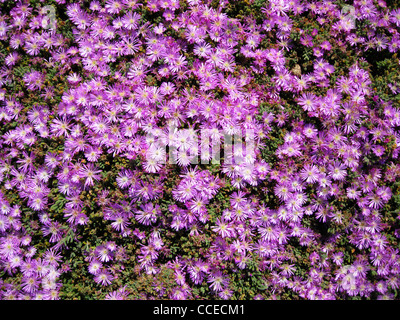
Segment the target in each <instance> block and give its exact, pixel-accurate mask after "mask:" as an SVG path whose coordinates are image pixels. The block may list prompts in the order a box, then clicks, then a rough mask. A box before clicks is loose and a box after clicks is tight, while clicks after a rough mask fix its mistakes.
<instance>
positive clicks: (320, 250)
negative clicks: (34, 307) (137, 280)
mask: <svg viewBox="0 0 400 320" xmlns="http://www.w3.org/2000/svg"><path fill="white" fill-rule="evenodd" d="M0 2H1V4H0V8H1V11H0V41H1V43H2V50H0V52H1V53H0V61H1V67H0V133H1V136H0V272H1V273H3V274H4V275H5V276H4V279H0V299H58V298H59V294H60V292H61V291H62V286H63V281H67V280H66V279H67V278H68V273H69V272H72V270H71V268H76V267H72V266H71V265H70V264H71V259H72V256H71V250H72V249H71V248H72V247H74V246H75V245H77V243H80V245H79V246H80V247H79V248H81V247H84V246H86V249H85V255H86V257H85V265H81V268H83V269H84V271H82V272H85V273H86V274H87V275H88V276H87V277H86V279H89V280H87V281H93V282H94V283H95V284H93V285H97V286H98V288H100V289H101V290H105V291H103V292H105V299H127V298H129V294H130V293H131V292H130V291H129V290H130V289H129V286H127V285H125V284H122V285H121V283H120V282H119V281H120V279H121V277H122V276H123V273H124V272H126V270H127V267H126V266H128V265H129V264H130V263H132V262H131V261H132V259H133V260H134V263H135V272H136V273H137V274H147V275H150V276H151V277H153V282H152V286H153V289H154V290H153V291H154V292H155V293H154V295H155V297H156V298H157V297H158V298H165V297H167V298H169V299H189V298H191V299H193V298H196V297H198V292H199V291H198V288H202V289H204V286H206V287H207V288H208V290H209V293H210V295H211V296H215V297H218V298H220V299H229V298H232V297H236V298H237V297H238V295H237V292H235V288H236V287H235V283H234V280H233V279H234V276H235V274H239V273H240V272H243V274H244V271H246V270H249V271H248V272H249V273H252V272H253V271H254V268H255V269H257V271H258V272H261V273H262V274H264V276H263V279H264V281H265V283H264V285H263V286H264V287H265V288H266V289H265V290H266V292H267V293H266V294H265V295H256V296H255V297H256V298H260V297H261V298H265V297H268V298H274V297H276V296H278V295H280V294H283V293H285V292H287V291H290V292H293V293H294V294H296V295H297V296H298V297H300V298H304V299H346V298H349V297H353V296H360V297H366V298H379V299H394V298H395V297H394V294H395V292H396V290H397V289H398V288H399V286H400V253H399V247H398V244H397V243H398V241H399V238H400V232H399V227H398V225H399V218H400V212H399V207H398V205H399V203H400V202H397V208H395V211H392V212H389V213H388V211H390V208H391V206H392V205H393V203H395V202H394V201H395V200H393V199H394V196H396V195H398V193H399V187H398V181H399V177H400V163H399V152H400V133H399V127H400V109H399V108H398V106H397V103H398V99H397V100H396V99H395V97H396V95H397V94H398V93H399V92H400V89H399V84H398V83H400V78H398V79H395V78H394V79H392V82H391V83H387V84H384V85H385V86H387V87H388V90H387V93H388V94H386V96H385V97H382V96H380V95H379V94H378V93H377V92H376V91H377V89H376V86H375V85H374V83H375V82H374V81H375V80H376V79H374V77H375V74H374V73H373V72H372V71H371V67H370V62H369V60H368V56H369V55H370V54H371V52H379V53H382V54H383V53H385V54H388V56H389V54H390V55H391V54H396V53H397V52H398V51H399V48H400V30H399V27H400V9H389V8H388V6H387V5H386V2H385V1H383V0H380V1H372V0H362V1H359V0H356V1H354V2H353V4H352V5H351V6H350V7H344V8H342V7H340V6H339V5H337V4H335V3H334V2H330V1H320V2H318V1H317V2H313V1H308V0H293V1H282V0H270V1H266V2H263V5H262V7H261V8H260V10H261V11H260V12H261V13H262V19H260V18H259V19H256V18H254V17H253V16H252V15H249V16H247V17H242V19H238V18H237V17H233V16H232V14H231V13H230V12H232V10H233V9H232V8H233V7H234V6H235V5H236V4H237V2H238V1H230V2H226V1H220V2H219V4H218V5H217V6H215V5H214V4H212V3H211V1H208V0H188V1H177V0H151V1H147V2H143V3H142V2H140V1H136V0H106V1H84V4H83V2H79V1H76V2H75V3H68V4H67V3H66V1H63V0H56V1H52V3H55V4H53V6H57V8H58V11H57V12H61V11H62V12H63V15H64V16H65V19H66V20H67V22H68V23H67V22H66V21H62V20H63V19H61V18H60V17H58V19H57V21H56V22H55V24H53V25H51V26H50V24H49V23H50V21H49V19H48V17H47V16H46V12H47V11H46V10H44V9H43V8H42V9H41V8H40V7H39V8H38V7H35V6H33V5H32V4H31V2H32V1H28V0H21V1H15V3H13V4H10V3H11V2H7V1H5V0H2V1H0ZM44 2H45V1H41V3H43V5H44ZM250 2H252V1H250ZM3 9H4V10H3ZM305 15H308V17H311V19H312V20H315V21H316V22H317V24H318V25H319V26H320V29H321V30H324V31H321V30H319V29H316V28H314V29H311V30H310V29H309V28H308V29H307V28H304V29H302V28H301V25H300V27H298V25H299V21H300V18H302V17H303V16H305ZM153 20H154V21H153ZM156 21H157V22H156ZM68 25H69V27H70V30H68V32H66V31H65V30H64V29H66V28H68ZM360 25H362V28H364V29H363V32H357V31H358V28H359V26H360ZM322 32H324V35H322ZM327 35H328V37H329V38H326V36H327ZM296 39H297V40H296ZM5 48H6V49H5ZM3 49H4V50H3ZM296 50H299V56H297V55H296V59H298V60H300V59H303V60H304V61H309V60H310V61H309V63H308V66H307V67H304V66H303V65H301V66H300V65H296V66H295V67H294V68H293V66H292V65H291V64H290V61H291V60H290V59H292V58H293V56H292V55H291V54H292V52H294V51H296ZM300 50H301V51H302V52H303V53H304V54H303V53H302V54H303V57H302V58H300V55H301V53H300ZM333 50H337V51H340V52H346V51H350V52H352V53H353V54H354V55H355V56H356V57H355V59H350V57H347V58H348V59H349V61H351V62H349V64H348V65H347V66H345V67H343V66H341V61H336V62H335V61H333V60H332V59H331V58H330V55H331V53H332V51H333ZM307 55H308V56H307ZM304 56H306V57H307V59H306V58H304ZM366 57H367V58H366ZM25 58H29V61H30V62H29V63H28V64H27V63H26V62H23V61H26V60H24V59H25ZM396 61H397V62H398V61H399V60H398V58H396ZM304 64H306V63H305V62H304ZM338 66H340V68H342V69H341V70H340V72H338ZM397 68H398V65H397ZM54 71H55V72H54ZM260 79H263V80H260ZM53 81H59V83H61V85H56V86H53V85H52V83H53ZM55 83H57V82H55ZM29 99H31V100H29ZM29 101H30V102H29ZM238 142H240V143H238ZM277 143H278V145H276V144H277ZM273 145H274V146H276V147H275V149H276V150H271V148H272V146H273ZM224 146H225V147H226V148H225V150H224V152H223V153H222V152H221V150H222V149H223V148H224ZM246 146H247V147H248V148H246ZM265 150H267V151H269V153H268V152H267V153H268V154H269V155H268V156H265V152H266V151H265ZM113 161H116V162H117V163H118V167H117V168H118V170H119V171H118V172H111V169H109V168H110V167H109V166H111V164H110V163H112V162H113ZM60 212H61V213H60ZM99 219H100V220H102V222H103V223H105V224H106V225H108V226H109V227H110V228H109V229H108V231H107V232H108V233H107V232H105V233H104V235H105V236H104V237H106V236H109V237H110V238H104V237H103V235H102V234H98V235H97V236H98V239H97V240H96V241H95V244H90V245H89V244H88V241H89V240H87V241H86V240H85V239H86V238H85V237H87V239H89V238H90V239H92V238H91V237H92V236H93V234H92V233H91V231H90V230H91V228H96V226H98V225H99V222H98V220H99ZM396 226H397V227H396ZM396 228H397V229H396ZM327 230H328V231H327ZM331 230H333V231H331ZM100 233H103V232H102V231H101V232H100ZM38 235H40V237H43V238H44V239H46V242H45V243H46V246H47V247H46V248H45V249H43V247H38V248H37V247H35V244H36V243H37V242H38V241H40V240H39V239H36V236H38ZM183 236H186V237H188V238H189V241H193V243H195V242H201V241H203V240H204V239H205V238H207V242H208V243H207V244H205V243H206V241H203V243H204V247H202V248H201V249H199V251H198V252H196V256H187V255H184V254H183V252H184V248H178V249H177V248H175V246H174V245H171V243H170V242H168V241H170V239H171V238H174V241H179V238H180V237H183ZM126 239H128V240H129V242H130V243H132V244H134V245H136V247H135V248H136V251H134V252H133V254H134V257H130V256H129V254H127V252H128V251H129V250H131V249H130V248H128V247H124V245H122V244H121V243H127V242H124V241H127V240H126ZM175 245H177V246H179V245H180V244H179V243H176V244H175ZM129 252H132V251H129ZM349 252H350V254H349ZM74 254H75V253H74ZM304 261H306V263H307V264H308V267H307V268H305V269H302V265H303V264H304V263H305V262H304ZM254 266H256V267H254ZM165 270H169V272H170V275H171V277H172V278H171V279H172V280H173V285H172V288H171V287H168V288H167V286H166V284H165V283H163V282H162V280H160V279H161V276H160V277H159V275H162V274H163V272H166V271H165ZM64 274H65V277H64ZM250 276H251V275H250ZM171 279H169V280H171ZM116 283H118V286H117V284H116ZM264 293H265V292H264ZM144 298H147V297H146V296H144Z"/></svg>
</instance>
